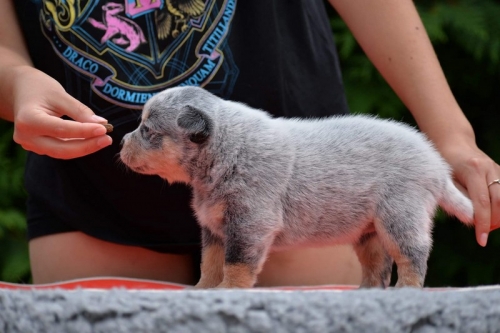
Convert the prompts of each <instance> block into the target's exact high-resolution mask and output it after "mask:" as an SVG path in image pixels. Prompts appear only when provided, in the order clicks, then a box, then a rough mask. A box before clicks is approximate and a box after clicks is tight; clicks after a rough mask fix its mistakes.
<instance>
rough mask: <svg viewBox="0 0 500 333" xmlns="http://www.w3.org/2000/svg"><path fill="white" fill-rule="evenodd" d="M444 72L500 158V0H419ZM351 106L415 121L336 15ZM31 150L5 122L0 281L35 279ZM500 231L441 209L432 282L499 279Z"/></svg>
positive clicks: (0, 146) (481, 140) (1, 128)
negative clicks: (28, 176)
mask: <svg viewBox="0 0 500 333" xmlns="http://www.w3.org/2000/svg"><path fill="white" fill-rule="evenodd" d="M416 4H417V7H418V9H419V12H420V15H421V17H422V20H423V21H424V24H425V26H426V29H427V32H428V34H429V36H430V38H431V40H432V42H433V44H434V47H435V49H436V52H437V54H438V57H439V60H440V62H441V65H442V67H443V69H444V72H445V75H446V77H447V79H448V82H449V83H450V86H451V88H452V90H453V92H454V94H455V96H456V98H457V99H458V101H459V103H460V105H461V107H462V109H463V110H464V112H465V114H466V116H467V118H468V119H469V120H470V121H471V123H472V125H473V127H474V129H475V132H476V138H477V143H478V145H479V147H480V148H481V149H483V150H484V151H485V152H486V153H487V154H488V155H490V156H491V157H492V158H493V159H494V160H495V161H497V162H498V161H500V112H498V110H500V89H499V88H500V19H499V18H500V0H496V1H494V0H423V1H418V2H416ZM330 17H331V25H332V30H333V32H334V34H335V38H336V41H337V45H338V49H339V54H340V57H341V65H342V68H343V72H344V82H345V86H346V90H347V95H348V99H349V104H350V107H351V110H353V111H354V112H362V113H371V114H377V115H379V116H381V117H388V118H394V119H396V120H402V121H405V122H408V123H410V124H412V125H415V124H414V122H413V119H412V117H411V115H410V113H409V112H408V110H407V109H406V108H405V107H404V106H403V105H402V103H401V102H400V101H399V99H398V98H397V97H396V96H395V94H394V93H393V92H392V90H391V89H390V88H389V87H388V85H387V84H386V83H385V82H384V80H383V79H382V78H381V77H380V75H379V74H378V73H377V71H376V70H375V68H374V67H373V66H372V65H371V63H370V62H369V61H368V60H367V58H366V57H365V55H364V54H363V52H362V51H361V49H360V48H359V46H358V45H357V43H356V41H355V40H354V38H353V37H352V35H351V34H350V32H349V30H348V29H347V28H346V26H345V24H344V23H343V22H342V21H341V20H340V19H339V18H338V16H337V15H336V14H335V12H334V11H331V12H330ZM25 158H26V154H25V152H24V151H23V150H22V148H20V147H19V146H17V145H16V144H15V143H14V142H13V141H12V125H11V124H10V123H7V122H3V121H0V280H2V281H11V282H29V281H30V271H29V260H28V250H27V243H26V240H25V238H26V236H25V232H26V226H25V223H26V222H25V214H24V210H25V198H26V193H25V191H24V189H23V183H22V182H23V165H24V160H25ZM499 252H500V231H495V232H493V233H492V234H491V235H490V238H489V244H488V246H487V247H486V248H481V247H480V246H479V245H477V243H476V241H475V236H474V230H472V229H468V228H466V227H464V226H463V225H462V224H461V223H459V222H458V221H457V220H455V219H453V218H449V217H447V216H445V215H444V214H442V213H441V212H440V213H438V215H437V217H436V224H435V228H434V248H433V251H432V254H431V257H430V259H429V270H428V275H427V280H426V285H427V286H434V287H435V286H476V285H484V284H497V283H500V260H498V259H497V256H498V253H499Z"/></svg>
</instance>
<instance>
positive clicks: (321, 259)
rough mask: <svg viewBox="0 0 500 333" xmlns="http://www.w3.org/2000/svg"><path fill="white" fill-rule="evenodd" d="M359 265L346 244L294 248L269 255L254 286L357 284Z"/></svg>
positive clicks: (359, 274) (359, 281)
mask: <svg viewBox="0 0 500 333" xmlns="http://www.w3.org/2000/svg"><path fill="white" fill-rule="evenodd" d="M360 283H361V264H360V263H359V261H358V257H357V255H356V253H355V252H354V250H353V248H352V246H350V245H339V246H326V247H320V248H296V249H292V250H286V251H281V252H273V253H271V254H270V255H269V258H268V259H267V261H266V263H265V264H264V268H263V269H262V272H261V274H260V275H259V277H258V280H257V285H258V286H261V287H269V286H311V285H326V284H347V285H359V284H360Z"/></svg>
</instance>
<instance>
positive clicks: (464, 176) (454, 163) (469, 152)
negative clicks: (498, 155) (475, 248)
mask: <svg viewBox="0 0 500 333" xmlns="http://www.w3.org/2000/svg"><path fill="white" fill-rule="evenodd" d="M438 149H439V150H440V152H441V153H442V154H443V156H444V158H445V159H446V160H447V161H448V163H449V164H450V165H451V167H452V169H453V176H454V177H455V180H456V181H457V182H458V183H459V185H461V186H463V187H464V189H465V190H466V192H467V193H468V195H469V197H470V198H471V200H472V203H473V205H474V224H475V229H476V239H477V242H478V243H479V244H480V245H481V246H486V243H487V240H488V234H489V232H490V231H492V230H494V229H497V228H500V184H497V183H492V182H493V181H494V180H496V179H499V178H500V166H499V165H498V164H497V163H495V162H494V161H493V160H492V159H491V158H490V157H488V156H487V155H486V154H485V153H484V152H482V151H481V150H480V149H479V148H478V147H477V146H476V144H475V143H474V140H473V138H469V139H464V138H462V139H461V140H458V141H455V142H453V141H452V140H450V141H448V143H446V144H442V145H440V146H438ZM488 184H491V185H490V186H488Z"/></svg>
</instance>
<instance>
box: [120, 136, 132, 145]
mask: <svg viewBox="0 0 500 333" xmlns="http://www.w3.org/2000/svg"><path fill="white" fill-rule="evenodd" d="M129 136H130V133H127V134H125V135H124V136H123V138H122V141H120V146H122V147H123V145H124V144H125V141H127V140H128V137H129Z"/></svg>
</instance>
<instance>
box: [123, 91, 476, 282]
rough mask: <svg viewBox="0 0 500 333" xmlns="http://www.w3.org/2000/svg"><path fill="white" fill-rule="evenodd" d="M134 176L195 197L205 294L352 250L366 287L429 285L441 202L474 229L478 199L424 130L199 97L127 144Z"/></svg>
mask: <svg viewBox="0 0 500 333" xmlns="http://www.w3.org/2000/svg"><path fill="white" fill-rule="evenodd" d="M120 157H121V160H122V161H123V162H124V163H125V164H126V165H127V166H129V167H130V168H131V169H132V170H134V171H136V172H139V173H143V174H149V175H159V176H160V177H162V178H164V179H166V180H167V181H168V182H170V183H173V182H182V183H186V184H189V185H190V186H191V187H192V188H193V202H192V205H193V208H194V210H195V212H196V215H197V218H198V220H199V223H200V225H201V227H202V239H203V250H202V264H201V271H202V276H201V279H200V281H199V283H198V284H197V286H198V287H200V288H210V287H240V288H246V287H252V286H253V285H254V284H255V282H256V281H257V277H258V274H259V272H260V270H261V268H262V265H263V263H264V261H265V260H266V257H267V255H268V253H269V252H270V251H278V250H280V249H286V248H289V247H297V246H321V245H326V244H337V243H350V244H353V245H354V248H355V250H356V253H357V254H358V257H359V260H360V262H361V264H362V268H363V281H362V286H364V287H385V286H387V285H388V282H389V278H390V274H391V267H392V263H393V261H395V262H396V264H397V266H398V282H397V284H396V286H415V287H421V286H423V283H424V278H425V274H426V270H427V259H428V256H429V251H430V249H431V243H432V240H431V229H432V218H433V215H434V212H435V210H436V208H437V206H438V205H440V206H441V207H443V208H444V209H445V210H446V211H447V212H448V213H450V214H453V215H455V216H457V217H458V218H459V219H460V220H461V221H463V222H464V223H466V224H471V223H472V219H473V208H472V204H471V201H470V200H469V199H468V198H467V197H465V196H464V195H463V194H462V193H461V192H460V191H459V190H458V189H457V188H456V187H455V186H454V185H453V182H452V179H451V177H450V169H449V166H448V165H447V164H446V163H445V161H444V160H443V159H442V158H441V156H440V155H439V154H438V153H437V152H436V150H435V149H434V148H433V147H432V145H431V144H430V143H429V141H428V140H427V139H426V138H425V137H424V136H423V135H422V134H420V133H419V132H417V131H416V130H415V129H413V128H410V127H408V126H406V125H403V124H401V123H398V122H394V121H387V120H381V119H376V118H373V117H366V116H342V117H331V118H328V119H322V120H299V119H283V118H272V117H271V116H269V115H268V114H267V113H265V112H263V111H260V110H256V109H252V108H250V107H248V106H246V105H243V104H240V103H235V102H231V101H224V100H222V99H220V98H218V97H216V96H214V95H212V94H210V93H208V92H207V91H205V90H203V89H201V88H195V87H177V88H171V89H168V90H165V91H164V92H162V93H159V94H158V95H156V96H154V97H153V98H152V99H151V100H149V101H148V102H147V104H146V105H145V107H144V111H143V115H142V122H141V124H140V126H139V127H138V128H137V129H136V130H135V131H133V132H131V133H129V134H127V135H126V136H125V137H124V139H123V148H122V150H121V153H120Z"/></svg>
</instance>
